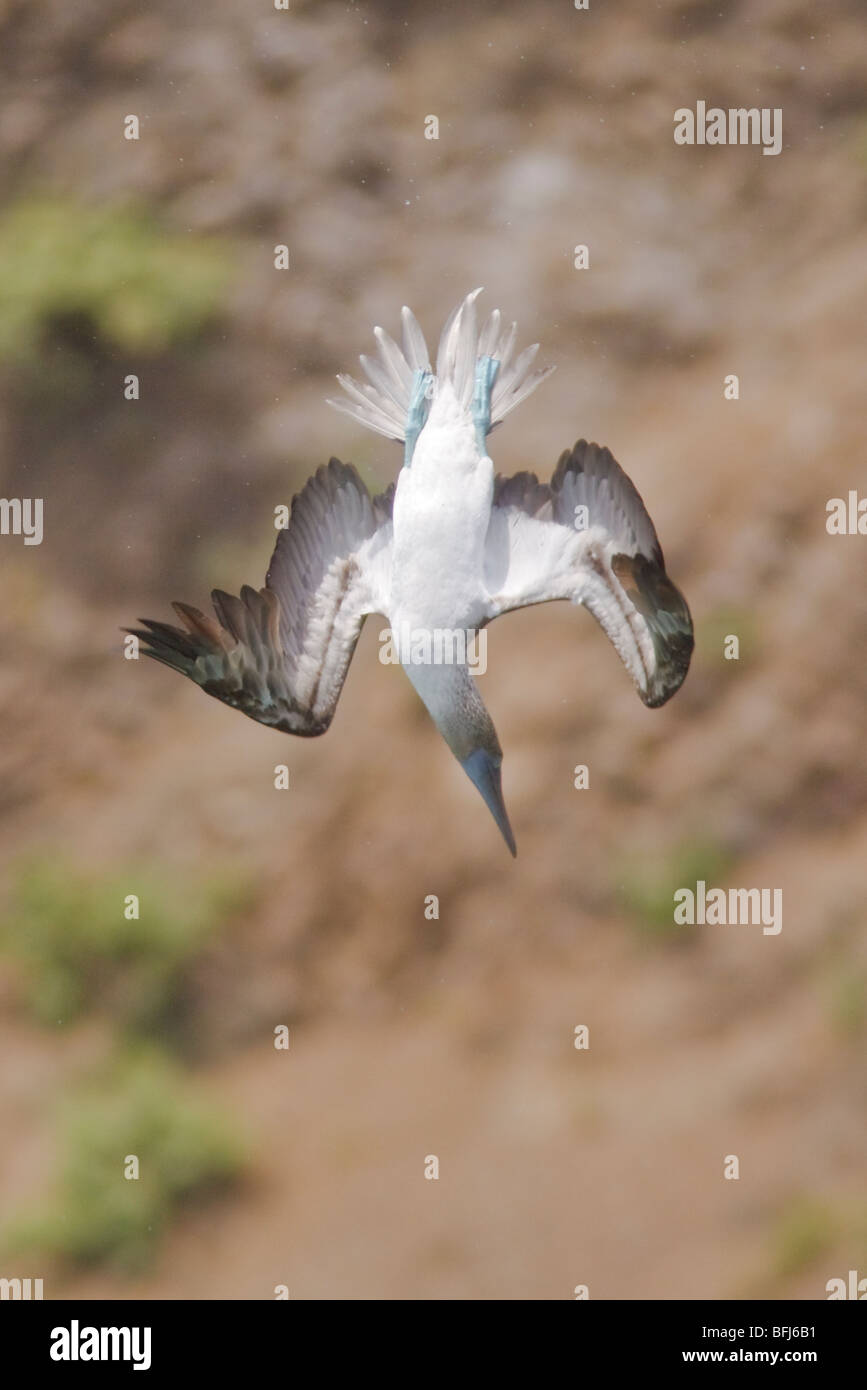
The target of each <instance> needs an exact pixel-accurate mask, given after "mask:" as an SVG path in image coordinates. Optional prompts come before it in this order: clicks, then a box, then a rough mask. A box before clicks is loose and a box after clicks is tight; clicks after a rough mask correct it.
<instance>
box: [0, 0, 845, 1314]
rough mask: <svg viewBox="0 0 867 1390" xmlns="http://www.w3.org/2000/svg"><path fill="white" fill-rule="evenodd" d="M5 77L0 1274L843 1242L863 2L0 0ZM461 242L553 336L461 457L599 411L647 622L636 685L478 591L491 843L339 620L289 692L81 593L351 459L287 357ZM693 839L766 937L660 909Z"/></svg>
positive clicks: (418, 1281)
mask: <svg viewBox="0 0 867 1390" xmlns="http://www.w3.org/2000/svg"><path fill="white" fill-rule="evenodd" d="M0 73H2V93H3V95H2V107H0V189H2V206H0V491H2V494H3V495H4V496H5V497H10V498H11V497H43V498H44V499H45V522H44V527H45V532H44V540H43V543H42V545H41V546H38V547H37V546H24V545H23V543H22V540H21V539H20V538H15V537H12V536H6V537H3V538H0V594H2V604H0V705H2V716H3V739H2V749H0V816H2V871H3V890H2V909H3V910H2V925H0V1045H2V1050H3V1056H4V1064H3V1066H2V1068H0V1135H2V1140H0V1275H3V1276H6V1277H11V1276H18V1277H25V1276H30V1277H44V1279H45V1295H46V1297H60V1296H80V1297H86V1298H90V1297H113V1298H136V1297H143V1298H148V1299H150V1298H228V1299H249V1298H271V1297H273V1290H274V1287H275V1286H276V1285H278V1284H284V1285H286V1286H288V1289H289V1291H290V1295H291V1296H292V1297H293V1298H339V1299H342V1298H353V1299H358V1298H387V1299H441V1298H460V1299H483V1298H491V1299H525V1298H532V1299H536V1298H543V1299H548V1298H571V1297H572V1296H573V1289H574V1287H575V1286H576V1285H577V1284H586V1285H588V1286H589V1290H590V1296H591V1297H592V1298H627V1299H628V1298H638V1297H655V1298H696V1297H702V1298H722V1297H732V1296H734V1297H738V1296H757V1297H762V1298H770V1297H784V1298H823V1297H825V1284H826V1281H827V1280H828V1279H830V1278H832V1277H838V1276H839V1277H844V1278H845V1277H846V1275H847V1271H848V1270H849V1269H852V1268H855V1269H858V1270H859V1271H860V1276H861V1277H864V1276H867V1195H865V1184H864V1177H865V1142H867V1126H865V1106H867V1062H865V1048H864V1044H865V1037H867V947H865V937H864V919H865V898H867V867H865V850H867V737H865V717H864V711H865V695H867V664H865V658H864V652H865V641H867V588H865V583H864V577H865V555H867V551H865V547H867V540H865V538H864V537H858V536H829V535H828V534H827V531H826V526H825V521H826V502H827V501H828V499H829V498H831V497H838V496H840V497H846V496H847V493H848V490H849V489H850V488H859V487H860V488H861V489H862V492H863V491H864V490H865V489H867V476H865V467H864V452H863V433H864V421H865V412H864V401H865V388H864V371H865V355H864V339H865V322H867V235H865V211H867V34H865V27H864V15H863V11H861V7H860V5H859V4H858V3H856V0H827V3H823V4H821V5H816V4H815V3H814V2H813V0H656V3H654V4H653V5H652V6H651V5H647V4H646V3H644V0H621V3H619V4H618V5H617V6H604V5H602V4H599V5H597V4H596V3H595V0H593V2H592V3H591V8H590V10H589V11H587V12H581V11H576V10H575V9H574V8H573V6H572V4H571V3H567V0H560V3H533V4H527V3H511V2H510V0H497V3H484V2H477V3H475V4H473V5H463V4H458V3H443V0H424V3H421V0H417V2H416V3H412V2H411V3H401V4H397V3H393V4H391V3H380V4H368V5H361V4H359V5H355V4H345V3H322V2H321V0H316V3H312V2H311V3H306V2H305V0H292V6H291V11H289V12H280V11H276V10H275V9H274V8H273V6H272V5H271V4H270V2H269V3H266V0H262V3H261V4H259V5H258V6H250V5H247V4H242V3H240V0H212V2H211V3H210V4H209V5H208V6H207V7H205V8H202V7H200V6H192V7H190V6H182V5H178V4H176V3H172V0H150V2H149V3H148V4H146V5H145V4H142V3H130V2H129V0H79V3H77V4H76V5H74V6H69V5H68V4H65V3H63V0H43V3H42V4H41V5H40V6H39V7H37V8H35V7H33V6H32V5H30V4H27V3H26V0H2V2H0ZM697 100H703V101H705V102H707V104H708V105H709V106H710V105H719V106H723V107H728V106H750V105H754V106H767V107H781V108H782V110H783V140H784V148H783V151H782V153H781V154H779V155H778V156H776V157H765V156H763V155H762V153H761V150H760V149H759V148H757V147H746V148H744V147H733V148H726V147H720V148H713V149H710V148H707V147H705V148H701V147H695V148H688V147H678V146H676V145H675V144H674V142H673V113H674V111H675V110H676V109H677V108H678V107H681V106H688V107H694V106H695V103H696V101H697ZM130 114H134V115H137V116H138V118H139V122H140V138H139V139H138V140H137V141H132V140H126V139H124V136H123V131H124V119H125V117H127V116H128V115H130ZM431 114H433V115H436V116H437V117H438V120H439V139H438V140H437V141H433V140H426V139H425V138H424V125H425V117H426V116H428V115H431ZM281 243H284V244H286V245H287V246H288V247H289V255H290V268H289V269H288V270H286V271H277V270H275V268H274V247H275V246H276V245H277V244H281ZM578 244H586V245H587V246H588V247H589V255H590V266H589V269H587V270H576V269H575V268H574V265H573V258H574V248H575V246H576V245H578ZM477 284H483V285H485V286H486V293H485V295H484V297H483V300H482V305H483V306H486V307H487V308H488V309H490V308H491V307H494V306H499V307H501V308H502V310H503V312H504V315H505V316H506V317H507V318H511V317H514V318H515V319H517V320H518V323H519V333H520V342H521V343H522V344H525V343H528V342H533V341H536V340H537V339H538V340H539V341H540V342H541V343H542V345H543V347H542V354H541V358H540V360H542V361H546V362H554V363H556V365H557V368H558V370H557V372H556V373H555V375H554V377H553V378H552V380H551V381H550V382H548V383H546V384H545V386H544V387H543V388H542V390H541V391H540V393H539V394H538V395H537V396H534V397H533V398H532V400H531V401H529V402H528V403H527V404H526V405H524V406H522V407H521V408H520V409H519V410H518V411H517V412H516V413H515V415H513V416H512V417H510V419H509V421H508V422H507V424H506V425H505V426H504V427H503V428H502V429H501V430H499V431H498V432H497V433H496V434H495V435H494V437H493V440H492V450H493V453H494V456H495V462H496V464H497V466H498V467H499V469H500V470H501V471H503V472H513V471H516V470H518V469H523V468H530V469H533V470H536V471H538V472H539V473H540V474H541V476H542V477H548V476H550V471H551V470H552V468H553V466H554V464H555V463H556V460H557V457H558V455H559V453H560V452H561V451H562V450H563V449H564V448H567V447H569V446H571V444H572V443H573V442H574V441H575V439H576V438H578V437H579V436H582V435H583V436H586V437H587V438H589V439H595V440H598V441H599V442H600V443H604V444H607V445H608V446H609V447H610V448H611V449H612V451H613V452H614V454H615V456H616V457H617V458H618V459H619V461H620V462H621V464H622V465H623V466H624V467H625V468H626V470H627V471H628V473H629V474H630V475H631V477H632V478H633V479H634V481H635V483H636V485H637V487H638V489H639V491H640V492H641V493H642V495H643V497H644V499H645V501H646V503H647V506H648V508H649V510H650V512H651V515H652V516H653V519H654V521H655V523H656V525H657V529H658V530H659V533H660V537H661V540H662V544H663V547H664V550H665V553H666V560H667V564H668V569H669V572H670V573H671V575H672V577H673V578H674V579H675V581H676V582H677V583H678V585H680V586H681V587H682V588H683V590H684V592H685V593H686V595H687V597H688V599H689V602H690V605H691V607H692V610H693V614H694V617H695V622H696V633H697V648H696V653H695V657H694V662H693V667H692V670H691V672H690V674H689V677H688V679H687V681H686V684H685V686H684V688H683V690H682V691H681V693H680V694H679V695H678V696H677V697H676V698H675V699H674V700H673V701H672V702H671V703H670V704H669V705H667V706H666V707H665V708H664V709H662V710H659V711H649V710H646V709H645V708H644V707H643V706H642V705H641V704H640V702H639V700H638V699H637V698H636V696H635V694H634V692H633V690H632V688H631V683H630V681H629V679H628V676H627V675H626V673H625V672H624V671H623V669H622V668H621V666H620V663H619V661H618V658H617V656H616V654H615V653H614V651H613V649H612V648H611V647H610V646H609V644H608V642H607V641H606V639H605V638H604V636H603V634H602V633H601V631H600V630H599V629H597V627H596V626H595V624H594V623H593V622H592V620H591V619H590V618H589V616H587V615H586V614H583V613H581V612H576V611H574V610H571V609H570V608H569V607H568V606H567V605H559V604H558V605H548V606H546V607H543V608H536V609H532V610H528V611H525V612H522V613H517V614H514V615H512V616H510V617H508V618H506V619H503V620H502V622H500V623H497V624H496V625H495V626H494V627H493V628H492V629H490V631H489V634H488V636H489V641H488V671H487V674H485V675H484V676H483V677H482V678H481V682H482V686H483V695H484V698H485V700H486V702H487V704H488V706H489V708H490V710H491V712H492V714H493V717H494V719H495V722H496V724H497V728H498V731H499V734H500V738H501V742H502V744H503V747H504V749H505V755H506V758H505V766H504V784H505V792H506V799H507V802H508V805H509V809H510V813H511V817H512V822H513V825H514V828H515V833H516V836H517V839H518V849H519V857H518V859H517V861H516V862H514V863H513V862H512V861H511V860H510V858H509V856H508V854H507V852H506V850H505V848H504V846H503V844H502V842H501V841H500V838H499V836H498V833H497V830H496V827H495V826H494V824H493V822H492V820H491V818H490V816H489V815H488V814H487V812H486V811H485V808H484V807H483V805H482V803H481V801H480V799H479V797H478V795H477V793H476V792H475V790H474V789H473V788H472V786H471V785H470V783H469V781H468V780H467V779H466V777H465V776H464V775H463V773H462V772H461V770H460V768H459V767H458V765H457V764H456V763H455V762H454V760H453V759H452V758H451V756H450V755H449V753H448V751H447V749H446V748H445V746H444V745H443V743H442V741H441V739H440V738H439V736H438V734H437V733H436V731H435V729H434V727H433V725H432V724H431V723H430V721H429V720H428V718H427V716H426V714H425V712H424V710H423V709H422V707H421V706H420V704H419V703H418V702H417V699H416V697H415V695H414V693H413V691H412V689H411V688H410V686H409V684H408V682H407V681H406V680H405V678H404V677H403V675H402V673H401V672H400V671H399V670H398V669H395V668H392V667H384V666H382V665H381V664H380V663H379V662H378V660H377V650H378V644H377V632H378V630H379V626H380V625H379V624H378V623H377V622H376V621H375V620H374V621H372V622H371V623H369V624H368V625H367V629H366V631H365V633H364V634H363V637H362V641H361V643H360V644H359V648H358V651H357V653H356V657H355V660H354V663H353V665H352V667H351V670H350V673H349V678H348V681H347V684H346V687H345V689H344V693H343V696H342V699H341V702H340V706H339V708H338V712H337V716H336V718H335V720H334V724H333V726H332V728H331V730H330V732H329V733H328V734H327V736H326V737H325V738H323V739H321V740H320V739H317V740H309V741H307V740H290V739H288V738H285V737H283V736H281V735H278V734H275V733H274V732H272V731H269V730H267V729H265V728H262V727H259V726H257V725H255V724H254V723H252V722H250V721H248V720H245V719H243V718H241V717H239V716H238V715H236V714H234V713H233V712H231V711H230V710H228V709H226V708H225V707H224V706H221V705H219V704H218V703H217V702H216V701H212V700H208V699H207V698H205V697H203V695H202V694H201V692H200V691H198V690H196V689H195V688H194V687H193V686H192V685H191V684H189V683H186V682H182V681H181V680H180V679H178V678H177V677H176V676H173V675H171V674H170V673H169V672H168V671H166V670H164V669H162V668H160V667H159V666H157V665H156V664H154V663H149V662H145V661H139V662H134V661H126V660H124V659H123V655H122V639H121V637H120V634H119V631H118V629H119V627H120V626H121V625H122V624H124V623H128V622H131V621H134V620H135V619H137V618H139V617H140V616H147V617H155V618H167V617H170V616H171V615H170V610H169V609H168V603H169V601H170V600H171V599H173V598H183V599H185V600H187V601H189V602H192V603H195V604H197V605H200V606H203V605H204V604H205V603H206V600H207V595H208V592H209V590H210V588H211V587H212V586H219V587H222V588H225V589H228V590H230V591H233V592H237V589H238V587H239V586H240V584H242V583H244V582H250V583H253V584H256V585H258V584H260V583H262V582H263V576H264V573H265V570H266V567H267V563H268V559H269V556H270V551H271V548H272V545H273V541H274V534H275V533H274V527H273V517H274V510H273V509H274V507H275V506H277V505H279V504H280V503H288V502H289V501H290V500H291V497H292V495H293V493H294V492H296V491H297V490H298V488H299V487H300V486H301V485H302V484H303V483H304V481H305V479H306V478H307V477H308V476H309V475H310V474H311V473H312V472H313V470H314V469H315V468H316V467H317V466H318V465H319V464H320V463H322V462H324V461H326V460H327V458H328V456H329V455H330V454H332V453H334V454H337V455H339V456H340V457H341V458H344V459H350V460H352V461H353V462H354V463H355V464H356V465H357V466H358V467H359V468H360V470H361V471H362V474H363V476H364V478H365V480H366V481H367V482H368V484H369V485H370V486H371V488H376V489H379V488H383V487H385V486H386V485H387V484H388V483H389V482H390V481H391V480H392V478H394V477H395V476H396V472H397V469H398V466H399V463H400V450H399V448H398V446H396V445H391V444H389V443H388V442H387V441H385V440H382V439H380V438H378V437H376V436H374V435H372V434H368V433H365V432H364V431H362V430H361V428H360V427H356V426H355V425H354V424H353V422H351V421H349V420H348V419H346V418H345V417H342V416H338V415H336V414H335V413H334V412H332V411H330V410H329V409H328V407H327V406H326V405H325V403H324V398H325V396H326V395H329V394H333V392H334V375H335V373H336V372H338V371H342V370H349V371H354V370H355V367H356V358H357V354H358V353H359V352H360V351H369V350H370V348H371V346H372V335H371V330H372V327H373V325H374V324H376V323H380V324H382V325H383V326H385V327H386V328H388V329H389V330H390V331H392V332H394V331H395V330H396V328H397V325H398V322H399V311H400V306H401V304H403V303H408V304H411V305H412V307H413V308H414V309H415V311H416V312H417V314H418V315H419V317H420V319H421V322H422V324H423V326H424V328H425V330H426V332H427V335H428V339H429V341H435V340H436V338H437V335H438V332H439V328H440V326H441V323H442V320H443V318H444V316H445V314H446V312H447V311H448V309H449V308H450V307H451V306H452V304H453V303H455V302H456V301H457V300H458V299H460V298H461V297H462V296H463V295H464V294H465V293H466V292H467V291H468V290H470V289H471V288H473V287H474V286H475V285H477ZM730 373H735V374H737V376H738V377H739V381H740V399H739V400H737V401H730V400H726V399H725V398H724V394H723V388H724V380H725V377H726V376H727V375H728V374H730ZM129 374H135V375H137V376H138V377H139V381H140V398H139V399H138V400H136V401H131V400H127V399H125V397H124V380H125V378H126V377H127V375H129ZM729 635H736V636H737V637H738V639H739V643H740V657H739V659H738V660H737V661H730V660H725V659H724V656H723V648H724V640H725V638H726V637H727V636H729ZM278 763H286V764H287V765H288V767H289V770H290V786H289V789H288V790H287V791H277V790H275V788H274V767H275V764H278ZM579 764H586V765H587V766H588V768H589V773H590V787H589V789H587V790H580V791H579V790H576V789H575V787H574V785H573V781H574V768H575V767H576V766H577V765H579ZM699 878H703V879H705V880H706V881H707V883H708V884H709V885H722V886H725V885H734V886H738V887H766V888H772V889H773V888H780V889H782V892H783V929H782V932H781V933H780V935H779V936H776V937H774V936H765V935H763V933H762V931H761V928H760V927H757V926H730V927H708V926H705V927H701V926H696V927H674V926H673V923H672V894H673V892H674V890H675V889H676V888H678V887H683V886H689V885H694V883H695V881H696V880H697V879H699ZM130 894H135V895H137V896H138V898H139V902H140V916H139V919H138V920H135V919H134V918H128V917H126V916H125V915H124V903H125V900H126V899H127V897H128V895H130ZM429 895H436V897H437V899H438V904H439V908H438V911H439V915H438V917H437V918H431V917H426V915H425V900H426V898H428V896H429ZM281 1025H285V1026H286V1027H288V1030H289V1034H288V1039H289V1046H288V1049H285V1050H281V1049H277V1048H275V1045H274V1043H275V1029H278V1028H279V1027H280V1026H281ZM579 1025H585V1026H586V1027H587V1028H588V1029H589V1038H590V1046H589V1049H587V1050H576V1048H575V1046H574V1038H575V1029H576V1027H578V1026H579ZM130 1154H134V1155H137V1156H138V1158H139V1161H140V1165H141V1173H140V1178H139V1180H138V1181H127V1180H125V1179H124V1176H123V1171H124V1161H125V1158H126V1156H127V1155H130ZM428 1155H436V1156H437V1157H438V1159H439V1165H440V1176H439V1179H438V1180H437V1181H426V1180H425V1177H424V1168H425V1159H426V1156H428ZM727 1155H737V1157H738V1158H739V1162H740V1178H739V1180H738V1181H726V1180H724V1178H723V1170H724V1162H725V1160H726V1156H727Z"/></svg>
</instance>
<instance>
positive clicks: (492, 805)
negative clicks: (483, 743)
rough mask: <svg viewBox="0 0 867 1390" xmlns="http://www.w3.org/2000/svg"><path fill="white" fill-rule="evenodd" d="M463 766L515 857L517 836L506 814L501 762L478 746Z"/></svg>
mask: <svg viewBox="0 0 867 1390" xmlns="http://www.w3.org/2000/svg"><path fill="white" fill-rule="evenodd" d="M461 767H462V768H463V769H464V772H465V773H466V774H467V776H468V777H469V779H470V781H471V782H473V783H474V784H475V786H477V787H478V789H479V791H480V792H481V793H482V796H483V797H484V799H485V805H486V806H487V808H488V810H489V811H490V813H491V815H492V816H493V817H494V820H495V821H496V822H497V825H498V826H499V829H500V834H501V835H502V837H503V839H504V840H505V842H506V844H507V845H508V846H509V852H510V854H511V855H512V857H513V858H516V857H517V854H518V851H517V849H516V848H515V837H514V835H513V834H512V827H511V826H510V824H509V817H508V815H507V814H506V803H505V801H504V800H503V783H502V777H501V773H500V763H499V762H498V761H496V760H495V759H494V758H492V757H491V755H490V753H487V752H486V751H485V749H484V748H477V749H476V751H475V752H474V753H471V754H470V756H469V757H468V758H466V759H465V760H464V762H462V763H461Z"/></svg>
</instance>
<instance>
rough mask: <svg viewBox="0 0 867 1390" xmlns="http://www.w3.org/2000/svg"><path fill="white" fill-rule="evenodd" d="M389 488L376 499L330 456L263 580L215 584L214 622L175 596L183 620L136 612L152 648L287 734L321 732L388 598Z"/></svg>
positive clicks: (296, 506) (298, 505)
mask: <svg viewBox="0 0 867 1390" xmlns="http://www.w3.org/2000/svg"><path fill="white" fill-rule="evenodd" d="M393 496H394V488H393V487H392V488H389V490H388V492H385V493H382V494H381V495H380V496H378V497H371V496H370V494H369V492H368V491H367V488H366V487H365V486H364V483H363V482H362V481H361V478H360V477H359V475H358V473H357V472H356V470H355V469H354V468H353V467H352V465H351V464H344V463H341V462H340V461H339V459H335V458H333V459H331V461H330V463H329V464H328V465H327V466H323V467H322V468H320V469H319V470H318V471H317V472H316V473H315V475H314V476H313V477H312V478H311V479H310V481H309V482H308V483H307V484H306V485H305V487H304V488H303V489H302V491H301V492H300V493H299V494H298V495H297V497H295V498H294V499H293V502H292V511H291V514H290V518H289V525H288V526H287V527H286V529H285V530H284V531H281V532H280V536H279V538H278V541H277V545H276V547H275V550H274V554H273V556H272V557H271V564H270V567H269V569H268V574H267V577H266V580H265V587H264V589H251V588H250V587H249V586H248V585H244V587H243V588H242V590H241V596H240V598H235V597H234V596H233V595H231V594H226V593H223V591H222V590H221V589H215V590H214V591H213V593H212V594H211V599H212V602H213V605H214V611H215V613H216V619H214V618H212V617H210V616H209V615H208V614H205V613H201V612H200V611H199V610H198V609H197V608H192V607H190V605H189V604H186V603H175V604H173V605H172V607H173V608H174V610H175V612H176V614H177V615H178V617H179V618H180V620H181V623H182V624H183V626H182V627H175V626H173V625H171V624H169V623H160V622H154V621H151V620H150V619H147V618H144V619H141V622H142V625H143V626H142V628H140V629H139V628H131V629H128V631H131V632H133V633H134V634H135V636H137V637H138V638H139V639H140V640H141V642H142V644H143V645H142V651H143V652H144V654H145V655H146V656H151V657H153V658H154V659H155V660H156V661H162V662H163V663H164V664H165V665H166V666H171V667H173V669H174V670H176V671H180V672H181V673H182V675H185V676H189V678H190V680H193V681H195V682H196V684H197V685H200V686H201V687H202V689H203V690H205V691H207V693H208V694H209V695H213V696H214V697H215V699H217V700H222V701H223V703H224V704H227V705H231V706H232V708H233V709H239V710H241V711H242V712H243V713H244V714H246V715H249V717H250V718H251V719H255V720H257V721H258V722H259V723H260V724H268V725H270V726H271V727H272V728H275V729H282V730H283V732H284V733H287V734H301V735H305V736H313V735H316V734H324V733H325V730H326V729H327V728H328V726H329V724H330V723H331V720H332V718H333V716H334V710H335V708H336V705H337V701H338V698H339V696H340V691H341V689H342V688H343V682H344V679H345V677H346V672H347V669H348V667H349V663H350V661H351V660H352V654H353V652H354V651H355V644H356V642H357V641H358V635H359V633H360V632H361V627H362V624H363V622H364V619H365V616H366V615H367V614H368V613H373V612H377V611H379V610H380V609H381V608H382V606H383V604H384V601H385V597H386V584H387V582H388V566H389V556H390V551H391V531H392V527H391V509H392V499H393Z"/></svg>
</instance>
